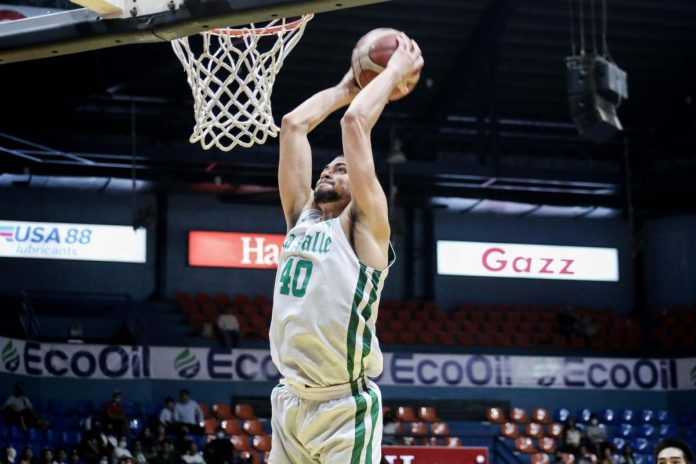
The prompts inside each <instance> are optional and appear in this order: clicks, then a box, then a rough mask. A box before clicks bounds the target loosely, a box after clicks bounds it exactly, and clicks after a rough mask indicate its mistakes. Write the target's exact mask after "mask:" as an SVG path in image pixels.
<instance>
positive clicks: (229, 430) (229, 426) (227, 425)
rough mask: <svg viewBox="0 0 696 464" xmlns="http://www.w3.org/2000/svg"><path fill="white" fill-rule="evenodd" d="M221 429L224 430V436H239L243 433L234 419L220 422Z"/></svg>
mask: <svg viewBox="0 0 696 464" xmlns="http://www.w3.org/2000/svg"><path fill="white" fill-rule="evenodd" d="M222 427H223V428H224V429H225V434H226V435H241V434H242V433H243V432H242V427H241V426H240V425H239V421H238V420H237V419H234V418H232V419H227V420H224V421H222Z"/></svg>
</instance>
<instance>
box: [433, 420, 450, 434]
mask: <svg viewBox="0 0 696 464" xmlns="http://www.w3.org/2000/svg"><path fill="white" fill-rule="evenodd" d="M430 429H431V430H432V432H433V435H437V436H446V435H448V434H449V426H448V425H447V423H446V422H435V423H433V424H432V425H431V426H430Z"/></svg>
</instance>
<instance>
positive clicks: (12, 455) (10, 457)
mask: <svg viewBox="0 0 696 464" xmlns="http://www.w3.org/2000/svg"><path fill="white" fill-rule="evenodd" d="M16 459H17V450H16V449H14V448H13V447H11V446H6V447H5V451H4V452H3V453H2V460H1V462H2V464H15V460H16Z"/></svg>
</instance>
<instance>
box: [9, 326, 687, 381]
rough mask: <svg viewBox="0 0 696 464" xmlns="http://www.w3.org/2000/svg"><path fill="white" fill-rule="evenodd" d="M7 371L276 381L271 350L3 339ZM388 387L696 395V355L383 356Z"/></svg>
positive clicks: (39, 374) (89, 376) (98, 376)
mask: <svg viewBox="0 0 696 464" xmlns="http://www.w3.org/2000/svg"><path fill="white" fill-rule="evenodd" d="M0 373H14V374H19V375H29V376H37V377H70V378H83V379H157V380H181V379H187V380H191V381H199V380H200V381H217V380H224V381H229V380H234V381H238V382H276V381H277V380H278V379H279V378H280V374H279V373H278V369H276V367H275V365H274V364H273V361H272V360H271V355H270V352H269V351H268V350H259V349H236V348H235V349H229V348H188V347H147V346H125V345H71V344H53V343H51V344H49V343H38V342H31V341H25V340H17V339H12V338H3V337H0ZM375 380H376V381H377V383H378V384H379V385H381V386H399V387H404V386H405V387H449V388H534V389H568V390H572V389H576V390H642V391H668V390H696V358H679V359H674V358H665V359H654V358H586V357H560V356H559V357H550V356H548V357H547V356H500V355H484V354H474V355H468V354H425V353H420V354H419V353H415V354H414V353H384V371H383V373H382V375H381V376H380V377H378V378H377V379H375Z"/></svg>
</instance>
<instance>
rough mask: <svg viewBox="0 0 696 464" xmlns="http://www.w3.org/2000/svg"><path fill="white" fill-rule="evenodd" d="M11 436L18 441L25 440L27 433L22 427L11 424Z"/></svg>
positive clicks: (11, 438)
mask: <svg viewBox="0 0 696 464" xmlns="http://www.w3.org/2000/svg"><path fill="white" fill-rule="evenodd" d="M9 432H10V433H9V436H10V440H16V441H24V440H25V439H26V435H25V434H24V431H23V430H22V429H20V428H19V427H16V426H14V425H10V430H9Z"/></svg>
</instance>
